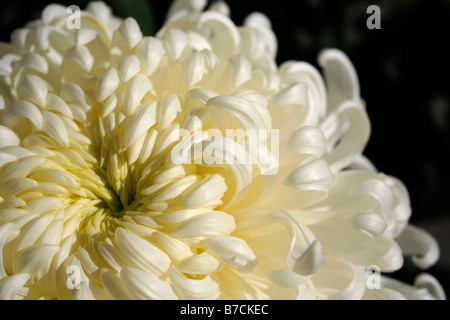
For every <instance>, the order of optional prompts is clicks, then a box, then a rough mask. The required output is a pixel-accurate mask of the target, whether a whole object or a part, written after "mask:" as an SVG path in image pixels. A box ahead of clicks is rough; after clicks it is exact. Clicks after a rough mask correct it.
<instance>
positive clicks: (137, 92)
mask: <svg viewBox="0 0 450 320" xmlns="http://www.w3.org/2000/svg"><path fill="white" fill-rule="evenodd" d="M151 91H153V87H152V84H151V82H150V80H149V79H148V78H147V77H146V76H144V75H143V74H141V73H138V74H137V75H136V76H134V78H133V80H132V82H131V84H130V85H129V86H128V88H127V90H126V92H125V102H124V106H123V113H124V114H125V116H130V115H131V114H133V112H134V111H135V110H136V108H137V106H138V104H139V102H140V101H141V100H142V98H143V97H144V96H145V95H146V94H147V92H151Z"/></svg>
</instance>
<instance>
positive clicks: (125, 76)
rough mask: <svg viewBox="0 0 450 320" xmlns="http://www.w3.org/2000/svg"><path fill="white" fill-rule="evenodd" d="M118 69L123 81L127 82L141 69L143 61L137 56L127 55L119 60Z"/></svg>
mask: <svg viewBox="0 0 450 320" xmlns="http://www.w3.org/2000/svg"><path fill="white" fill-rule="evenodd" d="M118 70H119V74H120V78H121V79H122V82H123V83H125V82H127V81H128V80H130V79H131V78H132V77H133V76H134V75H136V73H138V72H139V71H140V70H141V63H140V62H139V59H138V57H137V56H135V55H131V56H127V57H125V58H123V59H122V61H120V62H119V65H118Z"/></svg>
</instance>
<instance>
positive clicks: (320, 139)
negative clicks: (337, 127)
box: [287, 126, 326, 158]
mask: <svg viewBox="0 0 450 320" xmlns="http://www.w3.org/2000/svg"><path fill="white" fill-rule="evenodd" d="M287 145H288V148H290V149H292V150H293V151H295V152H298V153H300V154H308V155H313V156H315V157H317V158H320V157H322V155H323V154H324V153H325V147H326V140H325V136H324V135H323V132H322V131H321V130H320V129H319V128H316V127H310V126H304V127H302V128H300V129H298V130H296V131H294V132H293V133H292V135H291V136H290V137H289V141H288V144H287Z"/></svg>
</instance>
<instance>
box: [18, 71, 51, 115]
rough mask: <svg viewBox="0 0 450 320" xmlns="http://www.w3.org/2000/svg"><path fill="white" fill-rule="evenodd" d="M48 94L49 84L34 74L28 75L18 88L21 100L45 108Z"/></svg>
mask: <svg viewBox="0 0 450 320" xmlns="http://www.w3.org/2000/svg"><path fill="white" fill-rule="evenodd" d="M47 92H48V83H47V82H45V81H44V80H43V79H42V78H40V77H38V76H36V75H34V74H27V75H26V76H25V77H24V78H23V79H22V81H21V82H20V84H19V88H18V93H19V97H20V98H21V99H24V100H28V101H30V102H32V103H34V104H36V105H38V106H40V107H45V101H46V98H47Z"/></svg>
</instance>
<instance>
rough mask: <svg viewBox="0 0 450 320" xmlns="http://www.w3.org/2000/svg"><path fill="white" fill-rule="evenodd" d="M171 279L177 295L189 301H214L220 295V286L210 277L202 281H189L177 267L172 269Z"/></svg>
mask: <svg viewBox="0 0 450 320" xmlns="http://www.w3.org/2000/svg"><path fill="white" fill-rule="evenodd" d="M170 279H171V280H172V283H173V286H174V287H175V290H176V291H177V293H178V294H179V295H180V296H181V297H183V298H184V299H188V300H214V299H216V298H217V297H218V296H219V295H220V286H219V283H218V282H217V281H215V280H214V279H212V278H211V277H210V276H206V277H205V278H203V279H201V280H195V279H189V278H187V277H185V276H184V275H182V274H181V273H180V272H179V271H178V270H177V269H176V268H175V267H172V268H171V269H170Z"/></svg>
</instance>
